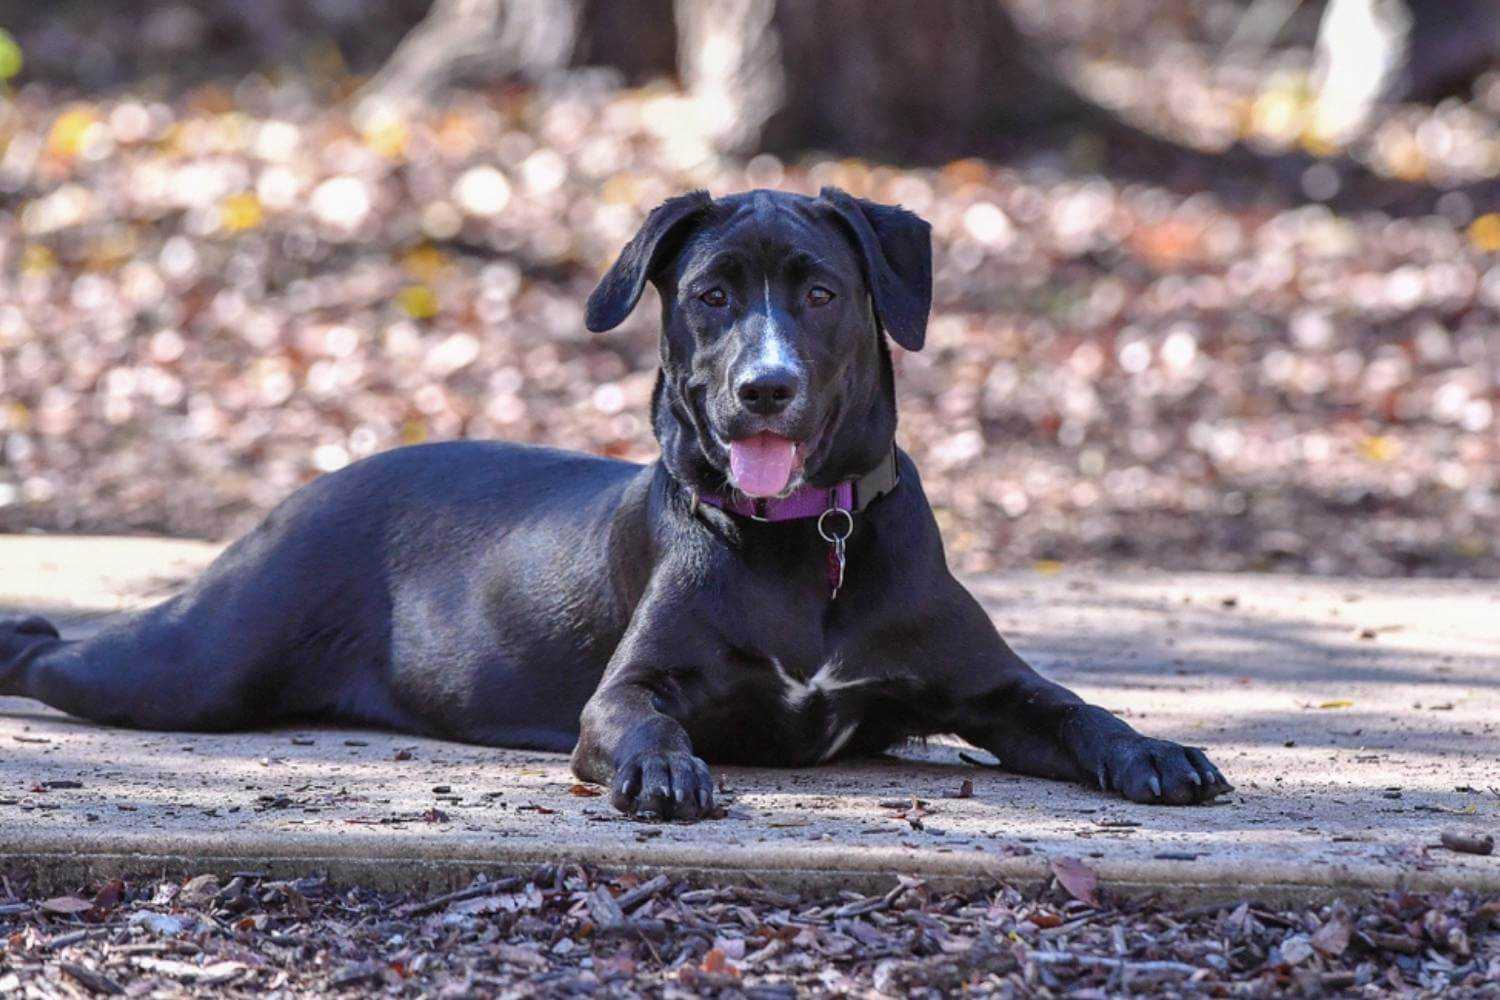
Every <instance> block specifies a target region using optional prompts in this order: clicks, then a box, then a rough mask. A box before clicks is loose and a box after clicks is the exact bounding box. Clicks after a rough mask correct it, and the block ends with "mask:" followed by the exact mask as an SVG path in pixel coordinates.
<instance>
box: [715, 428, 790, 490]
mask: <svg viewBox="0 0 1500 1000" xmlns="http://www.w3.org/2000/svg"><path fill="white" fill-rule="evenodd" d="M796 457H797V445H796V444H795V443H794V442H792V441H788V440H787V439H786V438H784V437H780V436H778V435H775V434H757V435H755V436H754V437H748V438H744V439H742V440H739V441H731V442H729V472H730V474H731V475H732V476H733V477H734V484H735V486H737V487H739V489H740V492H741V493H744V494H745V495H746V496H752V497H773V496H775V495H776V494H778V493H780V492H781V491H782V490H784V489H786V484H787V482H788V481H789V480H790V479H791V478H792V464H793V462H794V461H796Z"/></svg>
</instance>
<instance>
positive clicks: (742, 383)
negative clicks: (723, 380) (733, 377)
mask: <svg viewBox="0 0 1500 1000" xmlns="http://www.w3.org/2000/svg"><path fill="white" fill-rule="evenodd" d="M735 392H736V393H737V394H738V395H739V397H740V403H741V405H743V406H744V407H745V409H747V410H749V411H750V412H751V413H754V414H757V415H759V416H762V417H769V416H771V415H772V414H774V413H780V412H781V411H782V410H784V409H786V408H787V406H788V405H790V404H791V402H792V400H794V399H796V398H797V375H796V373H795V372H793V371H792V370H791V369H790V368H770V369H766V368H762V369H760V370H758V371H754V372H751V373H749V374H748V375H745V376H743V377H741V379H740V380H739V382H738V383H737V384H736V385H735Z"/></svg>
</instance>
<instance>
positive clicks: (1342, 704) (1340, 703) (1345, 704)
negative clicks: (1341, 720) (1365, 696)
mask: <svg viewBox="0 0 1500 1000" xmlns="http://www.w3.org/2000/svg"><path fill="white" fill-rule="evenodd" d="M1318 707H1319V708H1353V707H1354V702H1352V701H1346V700H1344V699H1339V700H1337V701H1324V702H1320V703H1319V704H1318Z"/></svg>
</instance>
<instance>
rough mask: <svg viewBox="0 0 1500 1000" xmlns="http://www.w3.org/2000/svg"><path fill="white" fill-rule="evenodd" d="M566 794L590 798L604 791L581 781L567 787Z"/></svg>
mask: <svg viewBox="0 0 1500 1000" xmlns="http://www.w3.org/2000/svg"><path fill="white" fill-rule="evenodd" d="M568 794H569V795H576V796H578V797H579V798H581V799H592V798H596V797H598V796H600V795H603V794H604V793H603V792H601V791H600V790H599V789H597V788H595V787H594V786H593V785H585V784H583V783H582V782H577V783H575V784H574V785H573V786H572V787H571V788H569V789H568Z"/></svg>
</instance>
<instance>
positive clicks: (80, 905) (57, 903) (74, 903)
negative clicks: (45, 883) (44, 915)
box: [42, 896, 94, 917]
mask: <svg viewBox="0 0 1500 1000" xmlns="http://www.w3.org/2000/svg"><path fill="white" fill-rule="evenodd" d="M93 908H94V904H93V902H92V901H91V900H87V899H79V898H78V897H77V896H53V897H52V898H51V899H44V900H42V909H43V910H45V911H46V912H48V913H56V914H60V915H62V916H70V917H72V916H77V915H78V914H80V913H87V912H88V911H89V910H92V909H93Z"/></svg>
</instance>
